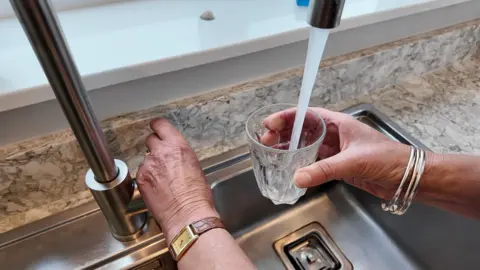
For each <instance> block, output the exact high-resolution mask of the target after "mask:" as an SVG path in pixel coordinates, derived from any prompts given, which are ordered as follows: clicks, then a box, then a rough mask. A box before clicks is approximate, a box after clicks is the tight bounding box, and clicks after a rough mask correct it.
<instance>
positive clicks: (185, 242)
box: [170, 226, 198, 257]
mask: <svg viewBox="0 0 480 270" xmlns="http://www.w3.org/2000/svg"><path fill="white" fill-rule="evenodd" d="M197 238H198V235H196V234H195V233H194V232H193V231H192V229H191V228H190V226H187V227H185V228H183V229H182V230H181V231H180V233H179V234H178V235H177V236H176V237H175V238H174V239H173V241H172V243H171V244H170V248H171V250H172V252H173V254H174V255H175V257H180V256H181V255H182V254H183V253H184V252H185V251H187V249H188V248H189V247H190V246H191V245H192V244H193V242H194V241H195V240H196V239H197Z"/></svg>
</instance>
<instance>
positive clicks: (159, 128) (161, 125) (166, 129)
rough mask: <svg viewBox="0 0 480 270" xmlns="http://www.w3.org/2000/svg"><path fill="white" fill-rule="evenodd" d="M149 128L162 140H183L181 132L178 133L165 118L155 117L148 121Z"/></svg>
mask: <svg viewBox="0 0 480 270" xmlns="http://www.w3.org/2000/svg"><path fill="white" fill-rule="evenodd" d="M150 128H151V129H152V130H153V131H155V134H157V136H158V137H159V138H160V139H161V140H164V141H171V142H184V141H185V139H184V138H183V135H182V133H180V132H179V131H178V130H177V129H176V128H175V127H174V126H173V125H172V124H170V122H168V120H167V119H165V118H156V119H153V120H152V121H151V122H150Z"/></svg>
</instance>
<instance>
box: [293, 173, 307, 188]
mask: <svg viewBox="0 0 480 270" xmlns="http://www.w3.org/2000/svg"><path fill="white" fill-rule="evenodd" d="M293 181H294V182H295V185H297V186H298V187H308V186H310V183H312V177H311V176H310V174H309V173H306V172H296V173H295V175H294V176H293Z"/></svg>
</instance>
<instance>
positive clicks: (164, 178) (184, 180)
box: [137, 119, 218, 241]
mask: <svg viewBox="0 0 480 270" xmlns="http://www.w3.org/2000/svg"><path fill="white" fill-rule="evenodd" d="M150 127H151V128H152V130H153V134H151V135H150V136H148V137H147V140H146V145H147V148H148V149H149V150H150V154H148V155H147V156H146V157H145V160H144V162H143V164H141V165H140V168H139V169H138V173H137V184H138V188H139V190H140V193H141V194H142V197H143V199H144V200H145V203H146V205H147V207H148V209H149V210H150V211H151V212H152V214H153V215H154V217H155V218H156V219H157V221H158V222H159V224H160V226H161V227H162V231H163V232H164V233H165V235H166V238H167V240H168V241H171V240H172V239H173V237H175V235H176V234H177V233H178V232H179V231H180V230H181V229H182V228H183V227H184V226H186V225H188V224H189V223H192V222H195V221H197V220H200V219H203V218H206V217H213V216H215V217H218V213H217V212H216V210H215V206H214V203H213V198H212V193H211V189H210V187H209V186H208V185H207V182H206V179H205V176H204V174H203V171H202V169H201V168H200V163H199V161H198V159H197V156H196V155H195V152H194V151H193V149H192V148H191V147H190V146H189V145H188V143H187V142H186V141H185V139H184V137H183V136H182V134H181V133H180V132H178V131H177V130H176V129H175V127H173V126H172V125H171V124H170V123H169V122H168V121H167V120H165V119H155V120H153V121H152V122H151V123H150Z"/></svg>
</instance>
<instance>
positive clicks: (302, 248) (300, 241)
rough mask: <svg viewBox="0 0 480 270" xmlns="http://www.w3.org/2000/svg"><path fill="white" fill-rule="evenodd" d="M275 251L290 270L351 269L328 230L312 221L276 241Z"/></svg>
mask: <svg viewBox="0 0 480 270" xmlns="http://www.w3.org/2000/svg"><path fill="white" fill-rule="evenodd" d="M274 247H275V251H276V252H277V254H278V256H280V259H281V260H282V262H283V264H284V265H285V267H286V268H287V269H288V270H351V269H353V267H352V264H351V263H350V262H349V261H348V259H347V258H346V257H345V255H343V253H342V252H341V250H340V249H339V248H338V246H337V245H335V243H334V242H333V240H332V239H331V238H330V236H329V235H328V234H327V232H326V231H325V230H324V229H323V228H322V226H320V224H318V223H311V224H309V225H307V226H305V227H303V228H301V229H299V230H298V231H295V232H293V233H291V234H289V235H287V236H285V237H284V238H282V239H280V240H278V241H276V242H275V243H274Z"/></svg>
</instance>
